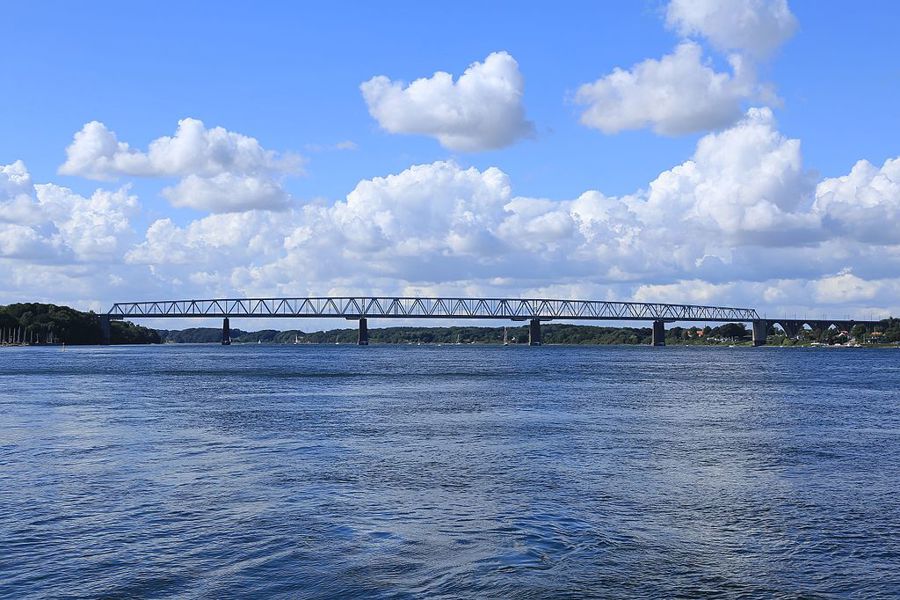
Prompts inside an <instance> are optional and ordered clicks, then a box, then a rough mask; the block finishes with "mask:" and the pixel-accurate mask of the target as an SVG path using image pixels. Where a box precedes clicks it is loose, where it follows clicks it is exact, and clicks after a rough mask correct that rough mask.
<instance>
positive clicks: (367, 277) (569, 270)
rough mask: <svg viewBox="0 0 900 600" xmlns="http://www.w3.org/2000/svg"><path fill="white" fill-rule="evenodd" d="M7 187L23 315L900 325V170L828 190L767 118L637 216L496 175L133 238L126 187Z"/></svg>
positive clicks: (730, 138) (875, 171) (466, 170)
mask: <svg viewBox="0 0 900 600" xmlns="http://www.w3.org/2000/svg"><path fill="white" fill-rule="evenodd" d="M0 174H2V176H0V214H2V215H3V219H4V222H3V223H2V224H0V229H2V231H0V233H2V235H0V240H2V242H0V255H2V258H0V276H2V277H4V281H9V282H10V284H9V285H10V288H9V292H7V293H8V294H9V295H15V294H22V295H23V296H25V295H29V294H31V295H33V296H34V297H41V296H40V294H41V293H46V290H47V289H63V290H74V291H73V292H72V293H75V291H78V290H80V291H79V292H78V293H82V294H85V296H83V297H86V298H105V299H108V298H113V297H115V298H125V297H127V298H147V297H150V296H153V297H204V296H217V295H225V294H227V295H232V294H235V293H237V294H246V295H260V294H261V295H302V294H327V293H361V292H363V291H365V292H374V293H407V294H429V293H454V294H496V295H513V296H518V295H520V294H526V295H532V294H534V295H538V294H540V295H552V296H563V297H592V298H611V299H629V298H631V299H636V300H672V301H693V302H704V303H728V304H746V305H750V306H756V307H759V308H760V309H761V310H762V311H763V312H768V313H769V314H783V313H788V314H794V313H792V312H791V311H794V312H797V311H803V310H805V309H806V307H807V306H809V304H810V302H811V301H812V302H815V303H816V304H817V305H823V306H825V307H828V306H831V307H839V309H838V310H840V311H842V313H845V312H855V313H858V314H865V315H870V314H885V313H888V312H892V311H893V312H895V313H897V312H900V306H898V305H897V299H896V298H897V295H896V293H897V291H898V290H900V237H898V234H897V231H900V158H895V159H890V160H887V161H885V163H884V164H883V165H881V166H876V165H872V164H870V163H868V162H866V161H861V162H859V163H857V164H856V165H854V166H853V167H852V168H851V169H850V170H849V172H848V173H847V174H846V175H843V176H840V177H836V178H827V179H821V180H820V179H819V178H817V177H816V176H815V174H814V173H813V172H812V171H810V170H809V169H808V168H807V167H806V166H805V165H804V163H803V158H802V152H801V145H800V142H799V141H798V140H796V139H791V138H788V137H787V136H785V135H783V134H782V133H780V132H779V131H778V129H777V124H776V123H775V119H774V116H773V115H772V112H771V111H770V110H769V109H765V108H759V109H750V110H748V111H747V112H746V113H745V114H744V115H743V117H742V118H741V119H740V121H739V122H738V123H736V124H735V125H734V126H732V127H730V128H727V129H725V130H723V131H720V132H716V133H710V134H707V135H706V136H703V137H702V138H701V139H700V140H699V141H698V143H697V145H696V148H695V150H694V152H693V154H692V156H691V157H690V158H689V159H688V160H685V161H684V162H682V163H680V164H678V165H675V166H673V167H672V168H670V169H668V170H666V171H663V172H662V173H660V174H659V175H658V176H657V177H655V178H654V179H653V180H652V181H650V182H648V184H647V185H646V186H644V187H642V188H641V189H638V190H636V191H634V192H633V193H631V194H628V195H624V196H610V195H607V194H604V193H603V192H602V191H599V190H586V191H584V192H583V193H581V194H579V195H578V196H577V197H575V198H569V199H547V198H536V197H529V196H523V195H518V194H517V193H516V190H515V186H514V184H513V182H512V181H511V180H510V177H509V176H508V175H507V174H506V173H504V172H503V171H502V170H500V169H498V168H496V167H489V168H485V169H477V168H474V167H465V166H461V165H460V164H458V163H456V162H454V161H437V162H433V163H428V164H420V165H413V166H411V167H409V168H407V169H405V170H403V171H401V172H398V173H396V174H392V175H387V176H384V177H374V178H371V179H365V180H362V181H360V182H359V183H357V184H356V186H355V187H354V189H353V190H351V191H350V192H349V193H348V194H347V195H346V197H344V198H343V199H341V200H339V201H337V202H333V203H327V202H314V203H309V204H306V205H302V206H298V205H292V206H291V207H288V208H287V209H285V210H283V211H281V212H275V211H272V210H249V211H241V212H227V213H218V214H210V215H207V216H204V217H202V218H198V219H195V220H192V221H189V222H186V223H177V222H175V221H174V220H172V219H171V218H162V219H157V220H155V221H153V222H152V223H150V224H149V226H148V227H146V229H144V230H143V233H136V232H135V225H134V215H135V214H136V213H137V212H138V211H139V209H140V206H139V204H138V201H137V199H136V198H134V196H133V195H131V194H129V192H128V189H127V187H125V188H120V189H118V190H103V189H100V190H97V191H96V192H94V193H93V194H92V195H91V196H90V197H82V196H79V195H77V194H74V193H73V192H71V191H70V190H67V189H66V188H63V187H60V186H56V185H54V184H40V185H36V184H34V183H33V182H32V181H31V177H30V175H29V173H28V171H27V169H26V168H25V166H24V165H23V164H22V163H21V162H16V163H13V164H11V165H7V166H5V167H0ZM23 265H27V267H28V268H27V269H23V268H22V266H23ZM25 271H27V272H28V276H27V277H26V276H24V275H23V273H24V272H25ZM111 271H114V272H115V277H113V276H111V274H110V273H111ZM51 284H52V285H54V286H57V287H50V288H48V287H46V286H48V285H51ZM41 290H43V292H40V291H41Z"/></svg>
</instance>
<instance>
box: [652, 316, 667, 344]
mask: <svg viewBox="0 0 900 600" xmlns="http://www.w3.org/2000/svg"><path fill="white" fill-rule="evenodd" d="M651 343H652V345H653V346H665V345H666V322H665V321H653V339H652V342H651Z"/></svg>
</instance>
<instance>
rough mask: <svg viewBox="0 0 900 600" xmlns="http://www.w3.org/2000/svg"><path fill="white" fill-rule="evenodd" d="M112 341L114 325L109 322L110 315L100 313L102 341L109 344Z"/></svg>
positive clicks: (105, 344) (106, 344)
mask: <svg viewBox="0 0 900 600" xmlns="http://www.w3.org/2000/svg"><path fill="white" fill-rule="evenodd" d="M111 341H112V327H111V326H110V324H109V315H100V343H101V344H103V345H104V346H109V344H110V342H111Z"/></svg>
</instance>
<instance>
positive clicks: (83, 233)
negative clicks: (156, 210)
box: [0, 161, 139, 263]
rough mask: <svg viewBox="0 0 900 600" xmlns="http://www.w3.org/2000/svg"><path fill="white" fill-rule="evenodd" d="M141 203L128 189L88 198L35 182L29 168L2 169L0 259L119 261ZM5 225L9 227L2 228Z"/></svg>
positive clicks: (98, 191) (99, 192)
mask: <svg viewBox="0 0 900 600" xmlns="http://www.w3.org/2000/svg"><path fill="white" fill-rule="evenodd" d="M138 208H139V207H138V201H137V198H136V197H135V196H133V195H131V194H130V193H129V190H128V187H127V186H125V187H122V188H120V189H119V190H116V191H109V190H102V189H98V190H96V191H95V192H94V193H93V194H91V196H90V197H88V198H85V197H83V196H80V195H78V194H76V193H75V192H73V191H72V190H70V189H68V188H65V187H61V186H58V185H55V184H38V185H35V184H33V183H32V181H31V176H30V174H29V173H28V170H27V169H26V167H25V165H24V163H22V162H21V161H16V162H15V163H13V164H12V165H6V166H0V258H7V259H21V260H29V261H34V262H39V263H84V262H93V261H102V260H109V259H113V258H117V256H118V255H119V254H120V253H121V252H122V250H123V249H124V248H125V246H126V244H127V243H129V242H131V241H132V240H131V238H132V236H133V235H134V231H133V228H132V225H131V218H132V217H133V216H134V215H135V214H136V213H137V211H138ZM4 221H5V223H3V222H4Z"/></svg>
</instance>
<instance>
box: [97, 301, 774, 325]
mask: <svg viewBox="0 0 900 600" xmlns="http://www.w3.org/2000/svg"><path fill="white" fill-rule="evenodd" d="M108 317H109V318H110V319H113V320H121V319H126V318H148V317H156V318H203V317H221V318H227V317H232V318H234V317H255V318H272V317H276V318H277V317H290V318H344V319H365V318H377V319H384V318H410V319H423V318H425V319H511V320H516V321H524V320H533V319H537V320H541V321H550V320H554V319H560V320H597V321H602V320H610V321H669V322H672V321H711V322H734V321H744V322H748V321H754V320H757V319H759V315H757V313H756V311H755V310H754V309H752V308H733V307H723V306H700V305H693V304H663V303H650V302H606V301H599V300H553V299H541V298H528V299H519V298H416V297H402V296H356V297H351V296H346V297H310V298H219V299H210V300H166V301H158V302H120V303H116V304H114V305H113V307H112V308H111V309H110V311H109V313H108Z"/></svg>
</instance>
